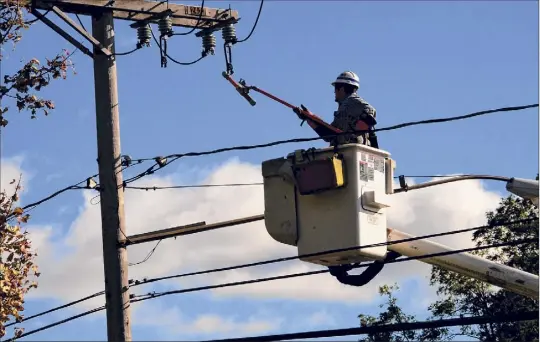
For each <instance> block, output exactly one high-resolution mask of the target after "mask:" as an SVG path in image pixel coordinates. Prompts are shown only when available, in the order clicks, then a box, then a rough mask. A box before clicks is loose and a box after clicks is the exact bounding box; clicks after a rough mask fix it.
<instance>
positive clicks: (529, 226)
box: [360, 196, 539, 342]
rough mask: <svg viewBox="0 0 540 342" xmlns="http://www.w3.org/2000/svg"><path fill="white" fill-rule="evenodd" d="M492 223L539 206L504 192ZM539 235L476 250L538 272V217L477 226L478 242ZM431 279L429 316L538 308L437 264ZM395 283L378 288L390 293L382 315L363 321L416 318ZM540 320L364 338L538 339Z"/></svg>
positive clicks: (534, 213)
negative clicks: (402, 301) (434, 290)
mask: <svg viewBox="0 0 540 342" xmlns="http://www.w3.org/2000/svg"><path fill="white" fill-rule="evenodd" d="M486 218H487V221H488V225H495V224H499V223H501V222H505V221H516V220H522V219H527V218H538V209H537V208H536V207H534V206H533V204H532V203H531V202H530V201H529V200H524V199H521V198H516V197H514V196H509V197H507V198H503V199H502V200H501V202H500V205H499V207H498V208H497V209H496V210H495V211H493V212H488V213H487V214H486ZM531 238H532V239H535V241H536V242H535V243H530V244H522V245H518V246H505V247H500V248H497V249H496V250H495V249H489V250H487V249H486V250H482V251H474V252H472V253H474V254H476V255H480V256H482V257H484V258H486V259H489V260H492V261H495V262H498V263H501V264H505V265H508V266H511V267H515V268H517V269H520V270H523V271H526V272H529V273H533V274H538V267H539V265H538V257H539V256H538V222H533V223H519V224H511V225H505V226H499V227H494V228H485V229H480V230H477V231H475V233H474V234H473V241H474V242H475V244H476V246H487V245H491V244H495V243H500V242H509V241H514V240H521V239H531ZM430 285H431V286H436V287H437V294H438V295H439V299H438V300H437V301H435V302H434V303H432V304H431V305H430V306H429V308H428V310H429V313H430V314H431V317H430V318H428V319H444V318H455V317H456V316H461V315H463V316H484V315H495V316H496V315H503V314H511V313H513V312H524V311H534V310H538V301H536V300H533V299H530V298H527V297H524V296H521V295H517V294H514V293H512V292H509V291H506V290H502V289H498V288H494V287H493V286H490V285H488V284H486V283H484V282H480V281H478V280H475V279H471V278H469V277H466V276H462V275H459V274H457V273H455V272H450V271H446V270H444V269H441V268H439V267H433V268H432V272H431V279H430ZM395 289H396V288H395V287H388V286H383V287H381V289H380V294H381V295H383V296H386V297H387V298H388V300H387V302H386V304H385V305H382V306H381V307H386V309H385V311H384V312H382V313H381V314H379V316H378V317H374V316H365V315H360V319H361V323H360V324H361V325H377V324H390V323H399V322H414V321H416V318H415V317H414V316H410V315H406V314H405V313H404V312H403V310H402V309H401V308H400V307H399V306H398V305H397V300H396V299H395V297H394V296H393V294H392V291H394V290H395ZM538 334H539V332H538V322H537V321H533V322H509V323H492V324H484V325H478V326H463V327H459V328H453V329H437V330H425V331H421V332H415V333H414V334H413V333H402V332H400V333H391V334H383V335H373V336H371V335H370V336H368V337H367V338H365V339H363V340H360V341H366V342H368V341H382V340H384V341H413V340H414V341H441V340H449V339H452V338H453V337H455V336H460V335H461V336H469V337H473V338H476V339H478V340H480V341H538Z"/></svg>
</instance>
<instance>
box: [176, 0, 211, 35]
mask: <svg viewBox="0 0 540 342" xmlns="http://www.w3.org/2000/svg"><path fill="white" fill-rule="evenodd" d="M204 1H205V0H202V2H201V12H200V13H199V17H198V18H197V22H196V23H195V26H194V27H192V28H191V30H189V31H187V32H175V33H173V34H172V35H173V36H187V35H189V34H191V33H193V31H195V30H196V29H197V28H198V27H199V24H200V23H201V19H202V16H203V13H204V10H203V9H204ZM167 5H168V3H167Z"/></svg>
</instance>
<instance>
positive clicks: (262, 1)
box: [236, 0, 264, 43]
mask: <svg viewBox="0 0 540 342" xmlns="http://www.w3.org/2000/svg"><path fill="white" fill-rule="evenodd" d="M263 5H264V0H261V5H260V6H259V13H257V18H256V19H255V23H254V24H253V27H252V28H251V32H249V34H248V36H247V37H246V38H244V39H241V40H238V41H237V42H236V43H243V42H245V41H247V40H248V39H249V38H250V37H251V35H252V34H253V32H254V31H255V28H256V27H257V24H258V23H259V18H260V17H261V12H262V8H263Z"/></svg>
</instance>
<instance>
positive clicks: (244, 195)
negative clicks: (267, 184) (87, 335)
mask: <svg viewBox="0 0 540 342" xmlns="http://www.w3.org/2000/svg"><path fill="white" fill-rule="evenodd" d="M202 171H203V172H204V174H205V175H207V177H206V179H204V180H203V182H204V183H230V182H260V181H261V178H262V177H261V174H260V168H259V167H258V166H253V165H250V164H246V163H240V162H238V161H237V160H232V161H230V162H228V163H226V164H225V165H222V166H220V167H218V168H215V169H214V170H211V172H208V170H207V168H205V169H203V170H202ZM187 177H188V178H197V179H199V178H200V177H198V176H194V175H188V176H187ZM179 182H180V180H179V179H178V176H176V177H173V176H169V177H158V176H153V177H146V178H143V179H142V180H141V181H140V182H138V185H171V184H173V183H176V184H178V183H179ZM94 196H95V194H94V193H85V194H84V198H85V202H84V204H83V206H82V207H81V208H80V215H79V216H78V218H77V219H76V220H75V221H74V222H73V223H72V224H71V226H70V228H69V231H68V232H67V233H66V234H65V235H64V236H56V237H53V236H52V235H47V234H50V232H51V230H43V229H34V228H32V230H33V231H40V232H41V234H42V236H40V237H39V238H34V239H35V240H36V241H35V243H34V245H36V246H39V249H40V253H41V254H40V257H39V260H38V262H39V265H40V268H41V270H42V277H41V278H40V287H39V288H38V289H37V290H36V291H34V292H32V293H31V296H33V297H54V298H58V299H61V300H74V299H77V298H80V297H82V296H85V295H87V294H89V293H93V292H96V291H99V290H101V289H102V288H103V270H102V251H101V229H100V214H99V205H92V204H90V203H89V200H90V198H92V197H94ZM498 200H499V195H498V194H495V193H491V192H488V191H486V190H485V189H484V188H483V186H482V183H480V182H478V181H464V182H456V183H452V184H448V185H443V186H437V187H433V188H427V189H424V190H418V191H411V192H409V193H405V194H399V195H395V196H394V197H393V206H392V208H391V210H390V213H389V216H390V219H389V226H391V227H393V228H396V229H399V230H402V231H405V232H408V233H412V234H415V235H420V234H427V233H435V232H444V231H448V230H452V229H459V228H464V227H469V226H474V225H479V224H482V223H484V222H485V218H484V214H485V212H486V211H487V210H491V209H493V208H495V207H496V205H497V203H498ZM125 206H126V215H127V226H126V229H127V232H128V235H131V234H136V233H142V232H148V231H152V230H157V229H163V228H168V227H171V226H177V225H183V224H189V223H193V222H198V221H201V220H205V221H206V222H208V223H211V222H216V221H222V220H229V219H234V218H239V217H244V216H251V215H257V214H261V213H263V212H264V203H263V189H262V187H239V188H205V189H201V188H199V189H185V190H163V191H155V192H152V191H150V192H146V191H137V190H129V189H127V190H126V192H125ZM36 234H37V233H36ZM43 236H45V237H43ZM443 242H444V243H445V244H447V245H450V246H453V247H465V246H467V245H470V244H471V242H470V234H468V235H465V234H462V235H461V236H457V235H456V236H452V237H445V238H444V241H443ZM152 247H153V244H152V243H149V244H144V245H137V246H133V247H129V248H128V252H129V259H130V262H137V261H140V260H142V259H143V258H144V257H145V256H146V254H147V253H148V251H149V250H150V249H151V248H152ZM296 253H297V252H296V249H295V248H294V247H291V246H286V245H282V244H280V243H278V242H276V241H274V240H273V239H272V238H271V237H270V236H269V235H268V234H267V232H266V229H265V227H264V225H263V223H262V222H254V223H250V224H245V225H242V226H237V227H230V228H224V229H219V230H214V231H211V232H205V233H201V234H194V235H189V236H185V237H179V238H178V239H176V240H175V239H169V240H165V241H163V242H162V243H161V244H160V246H159V247H158V248H157V250H156V252H155V253H154V255H153V256H152V257H151V259H150V260H149V261H147V262H146V263H143V264H141V265H138V266H133V267H130V269H129V277H130V278H139V279H140V278H142V277H145V276H146V277H155V276H163V275H170V274H174V273H182V272H186V271H196V270H202V269H207V268H214V267H222V266H230V265H234V264H241V263H246V262H252V261H258V260H266V259H271V258H275V257H280V256H290V255H295V254H296ZM403 265H404V264H395V265H387V266H386V267H385V269H384V270H383V271H382V272H381V274H380V275H379V276H378V277H377V278H375V279H374V280H373V281H372V282H371V283H370V284H368V285H367V286H364V287H362V288H353V287H349V286H345V285H342V284H340V283H338V282H337V281H336V280H335V279H334V278H333V277H331V276H330V275H328V274H322V275H316V276H308V277H299V278H291V279H286V280H278V281H271V282H266V283H259V284H254V285H245V286H237V287H234V288H224V289H219V290H215V291H212V293H213V295H214V296H215V298H216V299H219V298H222V297H224V296H232V295H234V296H240V297H243V298H245V297H258V298H273V299H279V298H286V299H295V300H319V301H339V302H342V303H343V304H347V305H355V304H358V302H372V301H373V300H377V299H378V298H379V296H378V292H377V287H378V286H379V285H382V284H386V283H394V282H396V281H397V282H399V281H402V280H405V279H408V278H415V277H419V276H420V277H427V276H428V274H429V267H428V266H427V265H425V264H422V263H420V262H411V263H407V267H403ZM314 269H321V268H320V267H317V266H315V265H312V264H307V263H301V262H287V263H281V264H278V265H270V266H268V267H259V268H249V269H242V270H236V271H233V272H222V273H214V274H210V275H204V276H198V277H193V278H186V279H180V280H177V281H174V282H173V283H171V282H169V283H167V285H169V286H173V287H176V288H177V287H178V286H179V283H180V284H183V285H184V286H192V285H196V284H214V283H221V282H227V281H237V280H246V279H252V278H257V277H270V276H275V275H280V274H287V273H290V272H294V273H296V272H305V271H309V270H314ZM58 279H63V281H66V282H67V281H69V283H70V286H69V287H62V288H60V287H58V286H57V281H58ZM426 287H427V284H426ZM418 291H423V292H425V291H426V289H425V288H419V289H418ZM133 292H135V293H141V292H143V289H141V288H134V289H133ZM102 301H103V298H102V297H99V298H97V299H96V300H95V301H93V302H87V303H86V304H85V305H88V306H97V305H101V302H102ZM145 303H146V302H145ZM140 305H143V304H139V305H135V306H134V307H138V306H140ZM201 324H202V323H201Z"/></svg>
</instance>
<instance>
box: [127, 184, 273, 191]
mask: <svg viewBox="0 0 540 342" xmlns="http://www.w3.org/2000/svg"><path fill="white" fill-rule="evenodd" d="M263 184H264V183H261V182H259V183H227V184H187V185H171V186H126V187H125V188H126V189H135V190H146V191H149V190H167V189H190V188H214V187H218V188H219V187H240V186H254V185H263Z"/></svg>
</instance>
